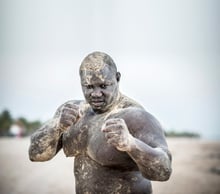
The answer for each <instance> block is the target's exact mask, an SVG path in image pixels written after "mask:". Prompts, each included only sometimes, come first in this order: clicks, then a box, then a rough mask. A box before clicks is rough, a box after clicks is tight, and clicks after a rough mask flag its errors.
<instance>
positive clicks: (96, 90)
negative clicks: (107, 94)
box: [91, 88, 102, 97]
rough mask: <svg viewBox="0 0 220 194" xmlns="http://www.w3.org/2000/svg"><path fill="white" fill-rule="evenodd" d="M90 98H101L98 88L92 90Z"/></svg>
mask: <svg viewBox="0 0 220 194" xmlns="http://www.w3.org/2000/svg"><path fill="white" fill-rule="evenodd" d="M91 96H92V97H101V96H102V91H101V90H100V89H98V88H94V90H93V91H92V93H91Z"/></svg>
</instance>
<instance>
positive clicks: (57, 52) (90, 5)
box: [0, 0, 220, 193]
mask: <svg viewBox="0 0 220 194" xmlns="http://www.w3.org/2000/svg"><path fill="white" fill-rule="evenodd" d="M219 8H220V2H219V1H218V0H184V1H181V0H166V1H164V0H156V1H153V0H135V1H132V0H111V1H102V0H93V1H89V0H80V1H77V0H62V1H60V0H38V1H33V0H19V1H18V0H1V2H0V27H1V30H0V135H1V136H16V137H20V136H27V135H30V134H31V133H32V132H33V131H34V130H35V129H36V128H38V127H39V126H40V125H41V124H42V123H43V122H45V121H47V120H48V119H49V118H51V117H52V116H53V114H54V112H55V111H56V109H57V107H58V106H60V105H61V104H62V103H64V102H66V101H68V100H71V99H82V98H83V95H82V92H81V87H80V80H79V73H78V69H79V66H80V64H81V61H82V60H83V58H84V57H85V56H86V55H87V54H89V53H90V52H93V51H103V52H106V53H107V54H109V55H110V56H111V57H112V58H113V59H114V61H115V63H116V64H117V67H118V70H119V71H120V72H121V74H122V78H121V83H120V88H121V91H122V92H123V93H124V94H126V95H127V96H129V97H131V98H133V99H135V100H136V101H138V102H140V103H141V104H142V105H143V106H144V107H145V108H146V110H147V111H149V112H150V113H151V114H153V115H154V116H156V118H157V119H158V120H159V121H160V122H161V123H162V125H163V126H164V129H165V130H166V134H167V135H168V136H185V137H200V139H202V140H207V141H210V140H211V141H215V142H216V141H219V140H220V119H219V115H220V101H219V99H220V89H219V84H220V36H219V34H220V27H219V19H220V13H219ZM0 141H1V143H2V144H1V145H2V146H1V148H0V150H1V153H2V154H6V155H7V153H6V152H5V151H3V147H4V146H6V145H8V146H9V145H11V143H8V141H9V140H8V141H6V140H5V139H0ZM10 141H12V140H10ZM17 141H18V140H16V142H17ZM21 141H22V140H21ZM24 141H25V142H26V143H24V142H23V144H24V145H25V146H24V147H25V149H26V147H28V140H27V139H26V140H24ZM17 143H18V142H17ZM15 145H17V144H15ZM18 145H20V144H18ZM172 145H173V146H174V144H172ZM175 145H176V144H175ZM6 147H7V146H6ZM24 147H23V148H24ZM174 147H175V146H174ZM23 148H21V150H23ZM11 149H12V148H11ZM12 150H13V149H12ZM26 151H27V150H26ZM23 153H26V152H23ZM11 154H12V156H13V151H12V152H11ZM218 154H219V153H218ZM218 154H217V158H220V154H219V155H218ZM4 156H5V155H4ZM12 158H13V157H12ZM180 161H181V160H180ZM0 162H2V164H3V165H4V164H5V163H7V161H3V159H0ZM3 162H5V163H3ZM218 162H219V160H218ZM46 169H48V168H46ZM9 170H10V168H9ZM6 174H7V172H6ZM0 175H1V172H0ZM11 176H12V175H11ZM18 176H19V174H18ZM2 177H3V178H6V177H7V176H6V175H5V174H2V176H1V178H2ZM29 180H30V179H29ZM5 181H7V178H6V179H5ZM1 183H2V184H1V185H3V182H1ZM15 190H16V189H15ZM7 192H8V190H7ZM14 193H16V192H14ZM17 193H19V192H17ZM21 193H22V192H21ZM23 193H24V192H23ZM179 193H181V192H179ZM195 193H196V192H195Z"/></svg>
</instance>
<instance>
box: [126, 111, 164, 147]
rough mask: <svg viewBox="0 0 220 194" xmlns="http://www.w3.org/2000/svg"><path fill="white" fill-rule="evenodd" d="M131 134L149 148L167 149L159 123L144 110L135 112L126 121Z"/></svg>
mask: <svg viewBox="0 0 220 194" xmlns="http://www.w3.org/2000/svg"><path fill="white" fill-rule="evenodd" d="M126 123H128V128H129V131H130V132H131V134H132V135H133V136H134V137H136V138H137V139H139V140H141V141H143V142H144V143H146V144H148V145H149V146H151V147H153V148H156V147H163V148H167V143H166V140H165V133H164V130H163V128H162V126H161V124H160V123H159V121H158V120H157V119H156V118H155V117H154V116H153V115H151V114H150V113H148V112H146V111H145V110H140V111H136V112H134V113H133V115H132V118H130V119H127V121H126Z"/></svg>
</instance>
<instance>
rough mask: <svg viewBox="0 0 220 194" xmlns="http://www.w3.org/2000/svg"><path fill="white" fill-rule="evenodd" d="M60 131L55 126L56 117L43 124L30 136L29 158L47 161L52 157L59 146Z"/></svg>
mask: <svg viewBox="0 0 220 194" xmlns="http://www.w3.org/2000/svg"><path fill="white" fill-rule="evenodd" d="M61 135H62V131H61V129H59V128H58V126H57V119H52V120H50V121H48V122H47V123H46V124H44V125H43V126H42V127H41V128H40V129H39V130H37V131H36V132H35V133H34V134H32V136H31V144H30V147H29V158H30V160H31V161H47V160H50V159H51V158H53V157H54V156H55V155H56V153H57V152H58V151H59V149H60V148H61V142H62V141H61V140H60V138H61Z"/></svg>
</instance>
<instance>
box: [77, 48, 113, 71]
mask: <svg viewBox="0 0 220 194" xmlns="http://www.w3.org/2000/svg"><path fill="white" fill-rule="evenodd" d="M106 66H107V67H108V68H109V69H110V70H111V71H113V73H115V74H116V72H117V67H116V65H115V62H114V61H113V59H112V58H111V57H110V56H109V55H107V54H106V53H103V52H98V51H96V52H93V53H91V54H89V55H88V56H86V57H85V59H84V60H83V61H82V63H81V66H80V75H81V74H82V72H83V71H93V72H97V71H100V70H102V69H103V68H104V67H106Z"/></svg>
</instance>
